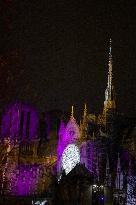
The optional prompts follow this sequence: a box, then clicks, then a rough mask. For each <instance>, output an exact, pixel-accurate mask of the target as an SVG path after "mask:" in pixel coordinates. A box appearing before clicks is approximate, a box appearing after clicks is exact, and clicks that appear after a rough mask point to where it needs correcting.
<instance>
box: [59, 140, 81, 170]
mask: <svg viewBox="0 0 136 205" xmlns="http://www.w3.org/2000/svg"><path fill="white" fill-rule="evenodd" d="M78 163H80V151H79V149H78V147H77V146H76V145H75V144H69V145H68V146H67V147H66V149H65V150H64V152H63V154H62V169H63V170H65V173H66V174H68V173H69V172H70V171H71V170H72V169H73V168H74V167H75V166H76V164H78Z"/></svg>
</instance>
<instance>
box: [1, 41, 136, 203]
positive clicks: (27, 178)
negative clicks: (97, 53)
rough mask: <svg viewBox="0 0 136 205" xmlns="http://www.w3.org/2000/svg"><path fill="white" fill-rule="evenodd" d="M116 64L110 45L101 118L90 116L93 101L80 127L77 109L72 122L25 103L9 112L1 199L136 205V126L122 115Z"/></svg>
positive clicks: (5, 122) (3, 138) (5, 119)
mask: <svg viewBox="0 0 136 205" xmlns="http://www.w3.org/2000/svg"><path fill="white" fill-rule="evenodd" d="M113 65H114V64H113V58H112V49H111V40H110V49H109V62H108V75H107V76H108V79H107V82H105V84H106V83H107V87H106V90H105V101H104V103H103V108H102V109H101V110H102V112H101V113H100V114H99V115H97V116H96V115H95V114H92V113H88V110H87V107H88V106H89V102H88V105H86V104H85V105H84V107H83V111H81V120H80V122H77V120H76V119H75V116H74V106H72V110H71V115H70V116H69V119H68V120H66V118H65V116H64V114H63V113H60V112H59V113H57V111H54V112H52V113H42V114H41V113H40V112H38V110H37V109H36V108H34V107H33V106H31V105H29V104H25V103H22V102H15V103H12V104H10V105H9V106H8V107H6V108H5V110H4V111H3V113H2V116H1V139H0V140H1V143H0V149H1V159H2V160H1V165H0V166H1V170H0V178H1V179H0V191H1V195H6V196H7V195H8V196H16V197H18V196H22V197H27V196H32V197H33V196H37V197H38V196H45V197H46V196H47V195H48V194H49V193H50V194H51V195H50V199H49V201H50V204H54V203H53V201H54V200H55V199H56V198H57V201H58V202H56V204H74V203H75V201H78V200H79V201H83V202H82V204H84V205H85V204H86V205H87V204H92V205H93V204H103V205H104V204H105V205H106V204H107V205H108V204H127V205H130V204H131V205H134V204H136V171H135V170H136V166H135V157H136V121H135V120H134V119H131V118H128V117H125V116H124V115H122V114H121V115H120V114H119V112H117V105H116V93H115V88H114V82H113V67H114V66H113ZM54 179H55V182H54ZM83 179H84V180H83ZM80 180H81V181H80ZM82 180H83V181H82ZM80 182H81V183H80ZM72 183H73V184H72ZM54 184H55V185H54ZM71 184H72V185H71ZM54 186H56V187H57V188H56V189H54V188H53V187H54ZM77 187H78V188H77ZM77 189H78V190H77ZM71 190H75V192H74V193H73V192H71ZM81 195H82V196H81ZM55 197H56V198H55Z"/></svg>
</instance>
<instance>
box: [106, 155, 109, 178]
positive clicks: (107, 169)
mask: <svg viewBox="0 0 136 205" xmlns="http://www.w3.org/2000/svg"><path fill="white" fill-rule="evenodd" d="M109 171H110V166H109V157H108V155H107V162H106V177H108V176H109Z"/></svg>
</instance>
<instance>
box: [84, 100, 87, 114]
mask: <svg viewBox="0 0 136 205" xmlns="http://www.w3.org/2000/svg"><path fill="white" fill-rule="evenodd" d="M86 115H87V106H86V103H85V107H84V117H86Z"/></svg>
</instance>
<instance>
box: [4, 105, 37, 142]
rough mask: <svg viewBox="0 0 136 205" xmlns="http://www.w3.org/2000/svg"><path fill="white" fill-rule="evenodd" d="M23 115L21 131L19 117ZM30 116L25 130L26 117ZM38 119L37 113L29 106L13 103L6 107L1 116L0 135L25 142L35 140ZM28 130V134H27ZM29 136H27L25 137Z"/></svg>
mask: <svg viewBox="0 0 136 205" xmlns="http://www.w3.org/2000/svg"><path fill="white" fill-rule="evenodd" d="M22 113H23V121H22V130H21V116H22ZM28 113H29V114H30V119H29V125H28V128H27V123H28V122H27V115H28ZM38 123H39V117H38V113H37V111H36V110H35V109H34V108H33V107H31V106H30V105H26V104H22V103H15V104H12V105H10V106H8V107H7V108H6V109H5V112H4V113H3V115H2V126H1V134H2V137H3V138H5V137H10V139H11V140H14V138H19V136H20V135H21V136H20V138H22V140H26V139H27V138H28V137H29V140H31V139H35V138H36V137H37V135H38ZM27 129H28V134H27ZM27 135H29V136H27Z"/></svg>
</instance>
